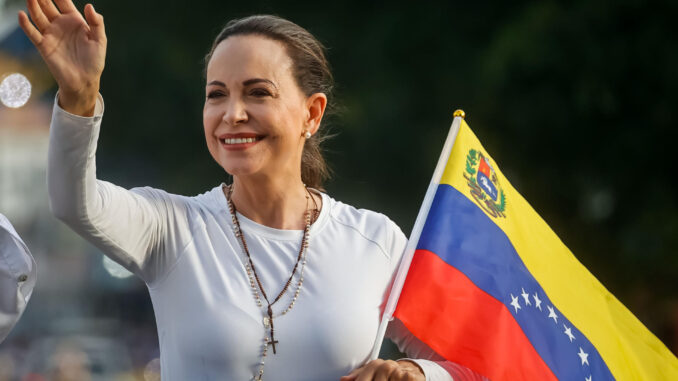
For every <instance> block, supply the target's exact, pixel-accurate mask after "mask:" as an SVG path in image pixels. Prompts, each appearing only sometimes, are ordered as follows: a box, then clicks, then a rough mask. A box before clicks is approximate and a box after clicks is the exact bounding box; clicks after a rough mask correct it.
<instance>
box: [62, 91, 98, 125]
mask: <svg viewBox="0 0 678 381" xmlns="http://www.w3.org/2000/svg"><path fill="white" fill-rule="evenodd" d="M98 95H99V86H98V85H96V86H94V85H93V86H90V87H88V88H87V89H86V90H84V91H80V92H73V91H66V90H63V89H61V88H60V89H59V95H58V102H59V107H61V108H62V109H64V111H67V112H69V113H71V114H73V115H78V116H84V117H90V116H94V108H95V106H96V103H97V97H98Z"/></svg>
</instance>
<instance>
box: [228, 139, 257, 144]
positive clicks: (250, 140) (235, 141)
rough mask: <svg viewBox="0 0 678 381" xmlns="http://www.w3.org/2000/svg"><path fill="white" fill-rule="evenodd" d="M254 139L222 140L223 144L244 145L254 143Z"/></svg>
mask: <svg viewBox="0 0 678 381" xmlns="http://www.w3.org/2000/svg"><path fill="white" fill-rule="evenodd" d="M256 140H257V139H256V138H233V139H222V141H223V142H224V144H244V143H254V142H255V141H256Z"/></svg>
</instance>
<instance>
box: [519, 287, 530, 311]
mask: <svg viewBox="0 0 678 381" xmlns="http://www.w3.org/2000/svg"><path fill="white" fill-rule="evenodd" d="M521 290H523V293H522V294H520V295H521V296H522V297H523V299H525V305H526V306H529V305H531V303H530V294H528V293H527V292H525V289H524V288H522V287H521Z"/></svg>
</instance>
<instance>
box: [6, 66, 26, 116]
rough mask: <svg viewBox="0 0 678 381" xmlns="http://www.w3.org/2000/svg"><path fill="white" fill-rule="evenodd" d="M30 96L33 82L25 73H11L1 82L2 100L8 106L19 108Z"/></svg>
mask: <svg viewBox="0 0 678 381" xmlns="http://www.w3.org/2000/svg"><path fill="white" fill-rule="evenodd" d="M30 97H31V82H30V81H29V80H28V78H26V77H25V76H24V75H23V74H19V73H14V74H10V75H8V76H6V77H5V78H4V79H3V80H2V82H0V102H2V104H4V105H5V106H7V107H11V108H19V107H21V106H23V105H25V104H26V102H28V98H30Z"/></svg>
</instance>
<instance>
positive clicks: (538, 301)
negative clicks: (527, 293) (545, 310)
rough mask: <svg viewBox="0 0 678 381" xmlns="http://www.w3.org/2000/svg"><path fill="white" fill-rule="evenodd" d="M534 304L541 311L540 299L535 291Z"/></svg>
mask: <svg viewBox="0 0 678 381" xmlns="http://www.w3.org/2000/svg"><path fill="white" fill-rule="evenodd" d="M534 306H535V307H537V308H539V311H541V299H539V296H537V293H536V292H535V293H534Z"/></svg>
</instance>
